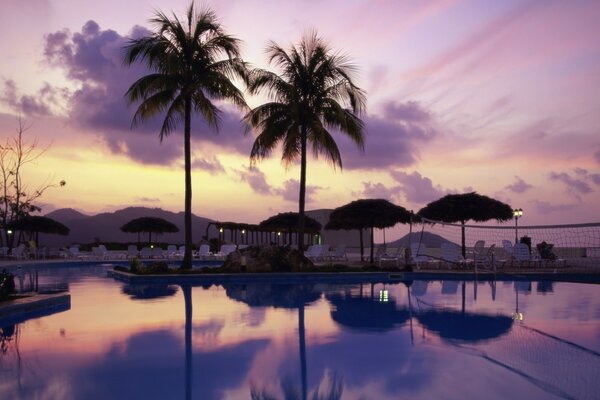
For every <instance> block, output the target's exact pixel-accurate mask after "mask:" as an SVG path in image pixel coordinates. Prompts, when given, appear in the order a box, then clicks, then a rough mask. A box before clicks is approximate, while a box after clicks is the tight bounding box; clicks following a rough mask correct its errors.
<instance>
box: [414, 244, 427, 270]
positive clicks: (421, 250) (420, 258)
mask: <svg viewBox="0 0 600 400" xmlns="http://www.w3.org/2000/svg"><path fill="white" fill-rule="evenodd" d="M426 252H427V246H425V244H424V243H420V242H419V243H411V244H410V259H411V261H412V262H413V263H415V264H416V266H417V269H419V268H420V266H421V265H422V264H424V263H425V264H426V263H428V262H429V257H428V256H427V253H426Z"/></svg>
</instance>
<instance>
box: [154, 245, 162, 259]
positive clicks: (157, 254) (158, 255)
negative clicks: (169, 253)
mask: <svg viewBox="0 0 600 400" xmlns="http://www.w3.org/2000/svg"><path fill="white" fill-rule="evenodd" d="M152 258H165V252H164V250H163V249H161V248H160V247H155V248H153V249H152Z"/></svg>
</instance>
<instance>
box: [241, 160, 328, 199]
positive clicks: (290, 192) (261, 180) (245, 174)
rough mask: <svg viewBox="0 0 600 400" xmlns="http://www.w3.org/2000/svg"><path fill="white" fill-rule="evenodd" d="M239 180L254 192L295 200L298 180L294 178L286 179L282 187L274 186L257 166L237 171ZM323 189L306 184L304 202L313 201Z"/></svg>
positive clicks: (298, 187)
mask: <svg viewBox="0 0 600 400" xmlns="http://www.w3.org/2000/svg"><path fill="white" fill-rule="evenodd" d="M237 173H238V175H239V177H240V180H241V181H242V182H246V183H247V184H248V185H249V186H250V188H251V189H252V190H253V191H255V192H256V193H259V194H262V195H270V196H281V197H282V198H283V199H284V200H287V201H291V202H297V201H298V196H299V191H300V181H298V180H296V179H288V180H287V181H285V182H283V187H280V188H279V187H274V186H271V185H270V184H269V183H268V182H267V178H266V175H265V173H264V172H262V171H261V170H259V169H258V168H257V167H249V168H247V169H244V170H238V171H237ZM322 189H325V188H323V187H321V186H316V185H306V198H305V202H306V203H307V204H308V203H310V202H312V201H313V197H314V195H315V194H316V193H317V192H318V191H319V190H322Z"/></svg>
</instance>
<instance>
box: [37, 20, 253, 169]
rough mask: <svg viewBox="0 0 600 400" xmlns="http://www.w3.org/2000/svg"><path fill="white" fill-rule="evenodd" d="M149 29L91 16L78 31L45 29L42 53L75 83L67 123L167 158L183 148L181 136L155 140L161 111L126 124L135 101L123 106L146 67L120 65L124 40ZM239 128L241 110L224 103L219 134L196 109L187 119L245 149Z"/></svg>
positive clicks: (130, 152)
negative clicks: (125, 31)
mask: <svg viewBox="0 0 600 400" xmlns="http://www.w3.org/2000/svg"><path fill="white" fill-rule="evenodd" d="M148 32H149V31H148V30H147V29H145V28H142V27H139V26H135V27H133V28H132V30H131V32H130V34H129V35H127V36H121V35H119V34H118V33H117V32H115V31H113V30H102V29H101V28H100V26H99V25H98V24H97V23H96V22H95V21H92V20H90V21H88V22H87V23H86V24H85V25H84V26H83V27H82V29H81V32H76V33H71V32H69V31H68V30H62V31H57V32H54V33H50V34H48V35H46V37H45V49H44V55H45V57H46V60H47V61H48V63H49V64H50V65H53V66H54V67H56V68H61V69H63V70H64V71H65V73H66V76H67V77H68V78H70V79H71V80H73V81H76V82H78V83H79V84H80V89H78V90H77V91H75V92H74V93H73V94H72V95H71V96H70V97H69V102H68V107H69V109H68V113H69V122H70V123H72V124H74V125H76V126H81V127H84V128H87V129H86V131H89V132H93V133H94V134H97V135H99V136H100V137H101V139H102V141H103V142H104V143H105V145H106V146H107V147H108V149H109V150H110V151H112V152H113V153H115V154H123V155H126V156H128V157H130V158H131V159H132V160H134V161H137V162H140V163H147V164H172V163H173V162H174V161H175V160H177V159H179V158H181V155H182V154H183V148H182V147H183V143H182V141H181V140H178V139H171V138H166V139H165V140H164V141H163V143H159V140H158V133H159V131H160V127H161V125H162V119H161V117H160V116H157V117H156V118H153V119H151V120H149V121H146V122H144V123H142V124H140V125H138V126H136V127H135V128H134V129H131V121H132V117H133V113H134V111H135V106H134V105H132V106H128V104H127V102H126V100H125V97H124V94H125V92H126V91H127V89H128V88H129V86H130V85H131V84H132V83H133V82H135V81H136V80H137V79H138V78H139V77H141V76H143V75H144V74H147V73H148V70H147V69H146V67H145V66H143V65H139V64H138V65H134V66H132V67H130V68H127V67H125V66H124V65H123V54H124V50H123V46H124V45H125V44H126V43H127V42H128V40H129V39H130V38H136V37H141V36H144V35H147V34H148ZM244 131H245V126H244V125H243V123H242V122H241V114H240V113H239V112H237V111H233V110H232V109H230V108H228V107H227V106H223V107H222V112H221V114H220V130H219V133H220V134H218V135H217V134H216V132H215V131H214V129H212V128H209V127H208V125H207V124H206V123H205V122H204V120H203V119H202V118H201V117H199V116H198V115H194V117H193V120H192V135H193V138H194V140H195V141H199V142H205V143H213V144H216V145H218V146H220V147H222V148H225V149H228V150H231V151H234V152H236V153H240V154H243V155H247V154H249V152H250V148H251V146H252V137H251V136H250V135H244ZM179 134H180V132H179V131H178V130H176V131H174V132H173V135H174V136H178V135H179ZM213 170H214V169H213Z"/></svg>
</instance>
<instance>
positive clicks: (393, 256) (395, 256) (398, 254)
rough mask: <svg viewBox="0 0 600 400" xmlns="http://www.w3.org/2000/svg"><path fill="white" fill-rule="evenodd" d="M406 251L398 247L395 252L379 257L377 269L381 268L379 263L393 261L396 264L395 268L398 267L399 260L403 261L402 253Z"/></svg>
mask: <svg viewBox="0 0 600 400" xmlns="http://www.w3.org/2000/svg"><path fill="white" fill-rule="evenodd" d="M405 251H406V249H405V248H404V247H402V246H398V248H396V251H395V252H393V253H390V254H387V253H386V254H384V255H382V256H380V257H379V267H381V263H382V262H383V261H394V262H395V263H396V267H399V266H400V260H404V252H405Z"/></svg>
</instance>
